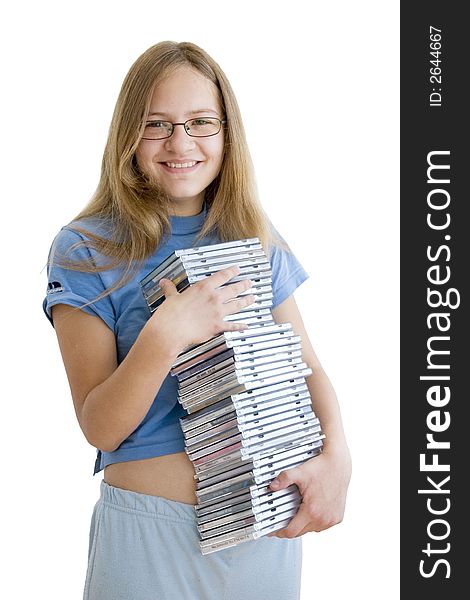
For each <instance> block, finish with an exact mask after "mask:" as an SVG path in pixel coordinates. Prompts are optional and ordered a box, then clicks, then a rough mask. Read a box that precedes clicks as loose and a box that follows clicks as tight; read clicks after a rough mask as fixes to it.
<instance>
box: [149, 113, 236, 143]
mask: <svg viewBox="0 0 470 600" xmlns="http://www.w3.org/2000/svg"><path fill="white" fill-rule="evenodd" d="M198 119H211V120H212V121H218V122H219V130H218V131H216V132H215V133H209V135H194V134H193V133H190V132H189V131H188V129H189V126H188V123H191V121H197V120H198ZM156 122H159V123H164V124H166V125H171V133H170V135H166V136H165V137H159V138H146V137H142V138H141V139H143V140H148V141H149V142H159V141H160V140H167V139H168V138H171V136H172V135H173V133H174V132H175V127H176V126H177V125H183V127H184V130H185V132H186V134H187V135H189V137H194V138H206V137H212V136H213V135H218V134H219V133H220V130H221V129H222V125H225V124H226V123H227V120H226V119H219V117H193V118H192V119H188V120H187V121H184V122H183V123H171V122H170V121H163V120H162V119H151V120H149V121H146V122H145V125H146V126H147V125H148V124H149V123H156Z"/></svg>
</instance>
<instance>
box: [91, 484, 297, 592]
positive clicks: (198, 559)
mask: <svg viewBox="0 0 470 600" xmlns="http://www.w3.org/2000/svg"><path fill="white" fill-rule="evenodd" d="M301 563H302V545H301V539H300V538H296V539H293V540H287V539H279V538H275V537H274V538H268V537H262V538H259V539H258V540H253V541H249V542H243V543H241V544H239V545H238V546H235V547H232V548H227V549H224V550H219V551H217V552H213V553H211V554H206V555H202V553H201V550H200V547H199V537H198V532H197V529H196V518H195V513H194V509H193V507H192V506H191V505H190V504H183V503H181V502H174V501H171V500H165V499H164V498H159V497H157V496H148V495H145V494H137V493H135V492H129V491H126V490H121V489H119V488H116V487H112V486H110V485H108V484H107V483H105V481H102V482H101V497H100V499H99V500H98V502H97V503H96V506H95V509H94V512H93V517H92V522H91V528H90V547H89V559H88V571H87V577H86V582H85V592H84V600H298V599H299V597H300V573H301Z"/></svg>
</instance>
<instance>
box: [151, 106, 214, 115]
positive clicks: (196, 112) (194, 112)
mask: <svg viewBox="0 0 470 600" xmlns="http://www.w3.org/2000/svg"><path fill="white" fill-rule="evenodd" d="M201 113H213V114H214V115H218V114H219V111H218V110H214V109H213V108H198V109H196V110H190V111H188V112H187V113H185V114H186V115H187V116H192V115H199V114H201ZM156 115H159V116H161V117H166V116H167V115H168V113H165V112H150V113H149V117H153V116H156Z"/></svg>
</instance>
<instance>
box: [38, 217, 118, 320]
mask: <svg viewBox="0 0 470 600" xmlns="http://www.w3.org/2000/svg"><path fill="white" fill-rule="evenodd" d="M84 241H85V238H84V237H83V236H82V235H81V234H80V233H78V232H77V231H74V230H72V229H68V228H67V227H63V228H62V229H61V230H60V232H59V233H58V234H57V236H56V237H55V239H54V241H53V243H52V246H51V249H50V252H49V260H48V265H47V279H48V283H47V291H46V297H45V298H44V301H43V309H44V312H45V314H46V316H47V318H48V319H49V321H50V323H51V324H52V325H54V324H53V322H52V313H51V309H52V307H53V306H54V305H56V304H68V305H70V306H74V307H77V308H80V309H82V310H84V311H85V312H87V313H89V314H91V315H93V316H98V317H100V318H101V319H102V320H103V321H104V322H105V323H106V325H108V327H109V328H110V329H112V330H113V331H114V327H115V323H116V318H115V313H114V309H113V305H112V302H111V299H110V297H109V295H108V296H105V297H104V298H101V299H99V300H96V298H97V296H99V295H100V294H101V293H103V292H104V291H105V289H106V287H105V285H104V283H103V280H102V278H101V275H100V273H86V272H84V271H76V270H74V269H69V268H66V267H64V266H61V261H64V259H65V260H70V261H82V260H83V261H88V262H90V258H92V259H93V255H92V253H91V251H90V249H89V248H88V246H87V245H85V244H83V242H84ZM77 242H82V244H80V245H79V247H75V248H74V245H76V244H77ZM88 303H90V304H88ZM84 305H86V306H84Z"/></svg>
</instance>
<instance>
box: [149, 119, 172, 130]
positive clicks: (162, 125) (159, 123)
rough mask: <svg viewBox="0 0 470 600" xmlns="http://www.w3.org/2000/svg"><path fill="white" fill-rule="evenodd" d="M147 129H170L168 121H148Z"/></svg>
mask: <svg viewBox="0 0 470 600" xmlns="http://www.w3.org/2000/svg"><path fill="white" fill-rule="evenodd" d="M146 127H150V128H151V129H162V128H163V129H164V128H168V123H167V122H166V121H147V124H146Z"/></svg>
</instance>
